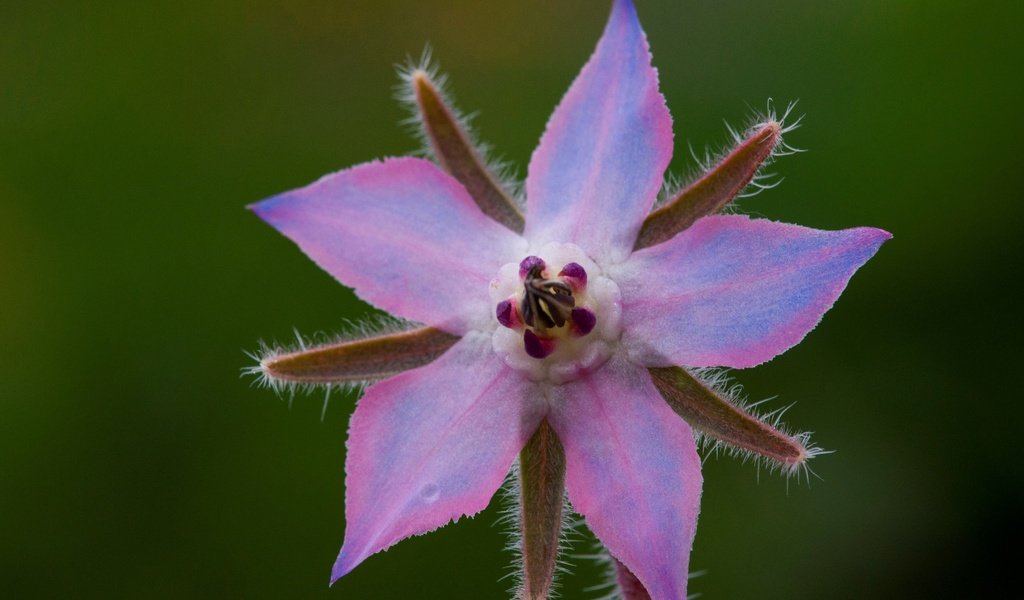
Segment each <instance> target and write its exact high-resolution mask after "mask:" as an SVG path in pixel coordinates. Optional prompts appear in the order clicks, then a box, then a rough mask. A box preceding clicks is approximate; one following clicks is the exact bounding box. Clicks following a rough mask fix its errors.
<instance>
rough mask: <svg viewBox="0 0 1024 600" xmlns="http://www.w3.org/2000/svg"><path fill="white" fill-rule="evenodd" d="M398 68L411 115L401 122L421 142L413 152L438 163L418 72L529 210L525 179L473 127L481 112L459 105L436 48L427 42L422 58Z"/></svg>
mask: <svg viewBox="0 0 1024 600" xmlns="http://www.w3.org/2000/svg"><path fill="white" fill-rule="evenodd" d="M395 69H396V71H397V72H398V78H399V83H398V84H397V85H396V86H395V94H394V97H395V100H397V101H398V103H399V104H400V105H401V106H402V107H404V108H405V109H406V111H407V113H408V116H406V117H405V118H404V119H402V121H401V122H400V124H401V125H402V127H403V128H404V129H406V130H407V131H408V132H409V133H410V135H412V136H413V137H414V138H415V139H416V140H417V141H418V142H419V147H418V148H417V149H416V150H415V151H414V152H413V154H415V155H417V156H423V157H425V158H429V159H430V160H433V161H434V162H438V159H437V157H436V156H434V150H433V148H432V147H431V145H430V140H429V138H428V136H427V130H426V125H425V124H424V122H423V115H422V113H421V112H420V108H419V104H418V103H417V101H416V90H415V89H414V87H413V77H414V76H415V75H416V74H417V73H425V74H426V75H427V78H428V79H429V80H430V81H431V82H432V83H433V84H434V86H435V87H436V88H437V93H438V94H439V95H440V96H441V100H442V102H444V104H445V106H446V107H448V109H449V110H450V111H451V112H452V116H453V117H454V118H455V121H456V122H457V123H458V124H459V127H461V128H462V131H463V132H465V134H466V137H467V138H468V140H469V143H470V144H471V145H472V146H473V148H474V149H475V150H476V152H477V154H478V155H479V156H480V158H481V159H482V160H483V162H484V165H485V166H486V167H487V169H488V170H490V172H491V173H492V174H493V175H494V177H495V178H496V179H497V181H498V183H499V184H500V185H501V186H502V187H503V188H504V189H505V191H507V192H508V194H509V195H510V196H511V197H512V199H513V200H514V201H515V202H516V204H517V205H518V207H519V209H520V210H521V211H523V212H525V211H526V200H525V197H524V192H523V182H522V180H521V179H520V178H519V175H518V172H517V169H516V166H515V164H513V163H512V162H510V161H507V160H505V159H503V158H501V157H499V156H496V155H495V153H494V149H493V148H492V147H491V145H490V144H488V143H486V142H483V141H481V140H480V137H479V136H478V135H477V133H476V130H475V129H474V127H473V118H474V117H475V116H476V114H477V113H469V114H466V113H463V112H462V111H461V110H459V109H458V107H457V106H456V105H455V100H454V96H453V95H452V92H451V89H450V86H449V82H448V75H447V74H445V73H442V72H441V70H440V66H439V65H438V63H437V61H435V60H434V58H433V51H432V49H431V48H430V46H429V45H427V46H425V47H424V48H423V52H422V53H420V57H419V58H418V59H417V58H413V57H411V56H409V57H407V58H406V60H405V62H404V63H401V64H397V65H395Z"/></svg>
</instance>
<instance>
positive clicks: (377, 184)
mask: <svg viewBox="0 0 1024 600" xmlns="http://www.w3.org/2000/svg"><path fill="white" fill-rule="evenodd" d="M409 83H410V85H411V86H412V89H413V91H414V92H415V99H416V103H417V106H418V107H419V110H420V112H421V114H422V125H423V128H424V133H425V134H426V138H427V140H428V141H429V142H430V145H431V149H432V151H433V154H434V156H435V157H436V159H437V162H438V163H439V164H435V163H434V162H430V161H428V160H425V159H419V158H395V159H387V160H384V161H381V162H372V163H367V164H364V165H360V166H357V167H354V168H351V169H347V170H344V171H340V172H338V173H335V174H332V175H328V176H326V177H324V178H322V179H321V180H319V181H317V182H315V183H313V184H311V185H309V186H307V187H304V188H301V189H298V190H294V191H291V192H287V193H284V194H282V195H279V196H276V197H274V198H271V199H269V200H266V201H263V202H261V203H259V204H257V205H255V206H254V207H253V210H254V211H255V212H256V213H257V214H258V215H259V216H260V217H262V218H263V219H264V220H265V221H267V222H268V223H269V224H271V225H272V226H274V227H275V228H277V229H278V230H279V231H280V232H282V233H283V234H284V235H286V236H287V237H289V238H290V239H292V240H293V241H294V242H296V243H297V244H298V245H299V247H300V248H301V249H302V250H303V251H304V252H305V253H306V254H307V255H309V256H310V257H311V258H312V259H313V260H314V261H316V262H317V264H319V265H320V266H321V267H323V268H324V269H325V270H326V271H327V272H329V273H330V274H331V275H333V276H334V277H336V278H337V279H338V280H339V281H341V282H342V283H344V284H345V285H348V286H351V287H353V288H355V291H356V293H357V294H358V295H359V296H360V297H361V298H363V299H364V300H366V301H367V302H369V303H371V304H373V305H375V306H377V307H379V308H381V309H383V310H385V311H388V312H390V313H392V314H394V315H397V316H399V317H401V318H403V319H407V320H411V321H417V322H420V323H423V324H425V325H426V326H425V327H422V328H419V329H413V330H409V331H402V332H399V333H392V334H385V335H379V336H373V337H369V338H366V339H362V340H357V341H352V342H344V343H338V344H333V345H326V346H322V347H317V348H313V349H304V350H301V351H298V352H293V353H283V354H273V355H271V356H268V357H267V358H265V359H264V360H263V361H262V364H261V369H262V371H263V373H264V374H265V375H266V376H267V377H268V378H271V379H275V380H281V381H295V382H304V383H310V382H314V383H315V382H320V383H337V382H350V381H359V380H369V381H376V383H373V384H372V385H370V386H369V387H368V388H367V389H366V391H365V394H364V395H363V397H362V399H361V400H360V401H359V403H358V406H357V408H356V410H355V413H354V415H353V416H352V421H351V426H350V430H349V439H348V456H347V463H346V475H347V476H346V487H347V497H346V523H347V526H346V532H345V542H344V546H343V548H342V550H341V554H340V555H339V556H338V559H337V562H336V563H335V566H334V569H333V574H332V581H334V580H336V579H337V578H339V577H341V576H343V575H345V574H346V573H348V572H349V571H351V570H352V569H353V568H355V567H356V566H357V565H358V564H359V563H361V562H362V561H363V560H365V559H366V558H367V557H369V556H370V555H372V554H374V553H376V552H379V551H381V550H383V549H386V548H388V547H389V546H391V545H392V544H394V543H396V542H397V541H399V540H401V539H403V538H405V537H408V536H411V535H416V534H420V533H424V532H427V531H431V530H433V529H435V528H437V527H440V526H442V525H445V524H446V523H448V522H449V521H451V520H453V519H458V518H460V517H461V516H463V515H473V514H475V513H477V512H479V511H481V510H482V509H483V508H484V507H486V506H487V504H488V503H489V502H490V500H491V497H492V496H493V495H494V493H495V491H496V490H497V489H498V488H499V486H501V484H502V481H503V480H504V479H505V477H506V474H507V473H508V472H509V469H510V468H511V467H512V465H513V463H515V462H516V458H517V456H520V457H521V458H520V476H521V479H522V481H521V487H522V489H523V493H522V500H521V510H520V514H521V517H522V521H523V523H522V525H523V541H522V549H523V552H524V555H525V556H524V568H525V571H526V573H525V576H524V582H523V585H524V590H523V594H524V595H525V596H527V597H531V598H539V597H545V596H546V594H547V592H548V587H549V585H550V580H551V572H552V571H553V568H554V555H555V553H556V552H557V545H558V542H557V538H558V524H559V523H560V522H561V512H560V511H561V510H562V501H561V499H562V493H563V492H562V490H563V482H564V489H565V490H567V492H568V498H569V500H570V501H571V503H572V507H573V508H574V509H575V510H576V511H577V512H579V513H580V514H581V515H583V517H584V518H585V520H586V523H587V525H588V526H589V527H590V528H591V529H592V530H593V532H594V533H595V534H596V535H597V537H598V538H599V539H600V540H601V541H602V542H603V543H604V544H605V545H606V546H607V548H608V550H609V551H610V553H611V554H612V555H613V556H614V557H615V559H617V561H618V562H617V564H619V565H620V566H622V569H621V574H622V576H623V577H624V578H625V579H623V580H622V581H623V583H624V584H625V583H627V580H628V578H629V577H630V576H635V580H633V584H637V583H639V584H640V585H642V586H643V588H645V589H646V591H647V593H649V594H650V596H651V597H652V598H656V599H681V598H685V596H686V582H687V565H688V561H689V554H690V548H691V546H692V542H693V537H694V531H695V528H696V523H697V514H698V509H699V500H700V494H701V484H702V479H701V473H700V459H699V457H698V454H697V447H696V442H695V439H694V432H693V431H692V430H691V425H692V426H694V427H696V428H697V429H699V430H700V431H702V432H703V433H705V434H708V435H710V436H711V437H713V438H716V439H719V440H721V441H723V442H725V443H727V444H730V445H732V446H734V447H736V448H739V449H742V450H745V451H750V452H754V453H757V454H759V455H761V456H765V457H767V458H769V459H771V460H773V461H775V462H776V463H777V464H780V465H782V466H784V467H787V468H792V467H794V466H797V465H800V464H802V463H803V461H804V460H806V458H807V456H808V449H807V448H806V447H805V444H804V442H805V439H804V438H801V437H799V436H797V437H794V436H790V435H787V434H785V433H783V432H781V431H778V430H776V429H774V428H773V427H771V426H770V425H768V424H767V423H764V422H762V421H759V420H757V419H755V418H754V417H752V416H750V415H749V414H747V413H746V412H745V411H743V410H742V409H741V408H739V407H738V406H736V405H734V404H732V403H730V402H729V400H728V399H727V398H724V397H723V396H722V394H720V393H719V392H718V391H716V390H715V388H714V387H713V386H711V385H709V384H707V383H705V382H703V381H702V380H701V379H700V378H699V377H698V376H697V375H696V374H695V372H694V371H693V370H692V369H694V368H698V367H718V366H725V367H739V368H742V367H752V366H754V365H757V364H759V363H762V362H764V361H767V360H769V359H771V358H772V357H774V356H776V355H778V354H779V353H781V352H784V351H785V350H787V349H788V348H790V347H792V346H793V345H795V344H796V343H798V342H799V341H800V340H801V339H802V338H803V337H804V336H805V335H806V334H807V333H808V332H809V331H810V330H811V329H812V328H814V327H815V325H816V324H817V323H818V321H819V320H820V319H821V318H822V315H823V314H824V313H825V312H826V311H827V310H828V309H829V308H830V307H831V306H832V304H833V303H834V302H835V301H836V299H837V298H838V296H839V295H840V293H841V292H842V290H843V289H844V287H845V286H846V284H847V281H848V280H849V278H850V277H851V276H852V275H853V273H854V272H855V271H856V270H857V269H858V268H859V267H860V266H861V265H862V264H864V262H866V261H867V260H868V258H870V257H871V256H872V255H873V254H874V253H875V251H876V250H877V249H878V248H879V246H880V245H881V244H882V243H883V242H884V241H885V240H886V239H888V238H889V234H887V233H886V232H884V231H881V230H878V229H871V228H857V229H848V230H843V231H819V230H814V229H808V228H804V227H798V226H795V225H787V224H782V223H776V222H772V221H768V220H759V219H751V218H748V217H746V216H739V215H714V214H713V213H715V212H718V210H719V209H721V208H722V207H723V206H724V205H725V204H726V203H728V202H729V201H730V200H732V199H733V198H734V197H735V196H736V194H738V193H739V192H740V191H741V190H742V189H743V188H744V186H746V185H747V184H748V183H749V182H750V180H751V178H752V177H753V176H754V174H755V173H756V171H757V168H758V166H759V165H760V164H761V163H762V162H763V161H764V160H765V159H766V158H767V157H769V155H770V154H771V152H772V150H773V149H774V148H776V146H777V144H778V143H779V141H780V137H781V133H782V126H781V125H780V124H779V123H777V122H774V121H768V122H765V123H762V124H761V125H760V126H758V127H755V128H754V129H752V130H751V132H750V134H749V136H748V137H747V138H746V139H744V140H742V141H741V142H740V143H739V144H738V146H737V147H736V148H735V149H734V150H733V151H732V152H731V153H730V154H728V155H727V156H726V157H725V158H724V159H723V160H722V161H721V162H720V164H718V165H717V166H715V167H714V168H713V169H711V170H710V171H709V172H708V173H706V174H705V175H704V176H703V177H702V178H700V179H698V180H697V181H696V182H694V183H693V184H691V185H690V186H688V187H686V188H685V189H683V190H682V191H681V192H680V193H678V194H676V195H675V196H674V197H672V198H670V199H669V200H668V201H666V202H665V203H664V204H662V205H660V206H659V207H657V208H654V206H655V199H656V198H657V196H658V193H659V190H660V189H661V187H662V177H663V175H664V172H665V169H666V167H667V166H668V164H669V160H670V158H671V155H672V148H673V140H672V124H671V118H670V116H669V112H668V109H667V108H666V106H665V101H664V99H663V98H662V96H661V94H660V93H659V91H658V79H657V73H656V71H655V70H654V69H653V67H652V66H651V58H650V53H649V51H648V46H647V41H646V38H645V36H644V33H643V30H642V29H641V27H640V24H639V22H638V20H637V17H636V12H635V10H634V7H633V5H632V3H631V2H630V0H615V2H614V6H613V9H612V14H611V18H610V20H609V22H608V25H607V27H606V29H605V32H604V35H603V37H602V38H601V40H600V42H599V43H598V46H597V49H596V51H595V52H594V54H593V56H592V57H591V58H590V60H589V62H588V63H587V64H586V66H584V68H583V70H582V72H581V73H580V74H579V76H578V77H577V79H576V81H575V82H574V83H573V84H572V87H571V88H570V89H569V92H568V93H567V94H566V96H565V98H564V99H563V100H562V102H561V103H560V104H559V106H558V108H557V109H556V110H555V112H554V114H553V115H552V117H551V119H550V121H549V122H548V125H547V130H546V131H545V133H544V136H543V137H542V138H541V141H540V145H539V146H538V148H537V149H536V151H535V152H534V154H533V157H532V159H531V160H530V164H529V169H528V175H527V178H526V185H525V196H526V202H525V214H524V212H523V210H522V207H521V206H520V205H519V204H518V203H517V202H516V201H515V200H513V199H512V196H511V195H510V194H509V193H508V192H507V191H505V189H504V187H503V185H502V183H501V181H500V179H498V178H496V177H495V176H494V175H492V174H491V172H490V171H489V170H488V169H487V167H486V165H485V163H484V162H483V160H482V159H481V155H480V153H479V152H478V151H477V150H476V149H475V148H474V147H473V146H472V145H471V144H470V143H469V142H468V141H467V140H468V138H467V136H466V133H465V131H464V129H463V128H462V126H461V124H460V122H459V121H458V119H456V118H455V117H454V116H453V115H454V113H453V112H452V110H451V109H450V108H449V107H448V106H447V105H446V103H445V101H444V99H443V96H442V95H441V94H440V93H439V92H438V90H437V87H436V86H435V85H434V83H433V82H432V80H431V78H430V75H429V74H428V73H426V72H424V71H414V72H412V73H411V75H410V77H409ZM439 165H440V168H439ZM652 209H653V211H652ZM682 366H685V367H686V368H683V367H682ZM681 416H682V417H683V418H680V417H681Z"/></svg>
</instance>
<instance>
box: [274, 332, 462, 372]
mask: <svg viewBox="0 0 1024 600" xmlns="http://www.w3.org/2000/svg"><path fill="white" fill-rule="evenodd" d="M457 341H459V338H458V337H457V336H454V335H451V334H450V333H445V332H444V331H441V330H440V329H434V328H433V327H422V328H419V329H413V330H411V331H402V332H399V333H389V334H384V335H378V336H373V337H368V338H363V339H360V340H351V341H346V342H338V343H336V344H327V345H324V346H318V347H315V348H310V349H308V350H299V351H298V352H289V353H287V354H277V355H273V356H268V357H266V358H264V359H263V360H261V361H260V370H261V371H262V373H263V375H264V376H266V377H267V378H268V379H269V380H270V381H271V382H294V383H358V382H363V381H373V380H378V379H384V378H385V377H390V376H392V375H397V374H398V373H401V372H402V371H407V370H409V369H413V368H416V367H420V366H423V365H425V364H427V363H429V362H431V361H433V360H434V359H435V358H437V357H438V356H441V355H442V354H444V353H445V351H446V350H448V348H451V347H452V346H453V345H454V344H455V342H457Z"/></svg>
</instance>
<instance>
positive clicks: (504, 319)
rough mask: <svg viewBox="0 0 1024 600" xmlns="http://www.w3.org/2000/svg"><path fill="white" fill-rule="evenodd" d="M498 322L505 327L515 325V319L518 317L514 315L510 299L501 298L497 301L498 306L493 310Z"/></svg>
mask: <svg viewBox="0 0 1024 600" xmlns="http://www.w3.org/2000/svg"><path fill="white" fill-rule="evenodd" d="M495 313H496V316H497V317H498V322H499V323H501V324H502V325H504V326H505V327H509V328H512V327H515V326H516V324H517V323H516V321H518V320H519V319H518V318H517V317H516V312H515V307H514V306H513V305H512V301H511V300H502V301H501V302H499V303H498V307H497V309H496V310H495Z"/></svg>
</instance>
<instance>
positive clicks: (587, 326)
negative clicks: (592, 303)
mask: <svg viewBox="0 0 1024 600" xmlns="http://www.w3.org/2000/svg"><path fill="white" fill-rule="evenodd" d="M572 324H573V325H575V328H574V329H573V333H575V334H576V335H577V336H580V337H583V336H585V335H587V334H588V333H590V332H591V331H593V330H594V325H596V324H597V316H596V315H595V314H594V311H592V310H590V309H589V308H582V307H580V308H574V309H572Z"/></svg>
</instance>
